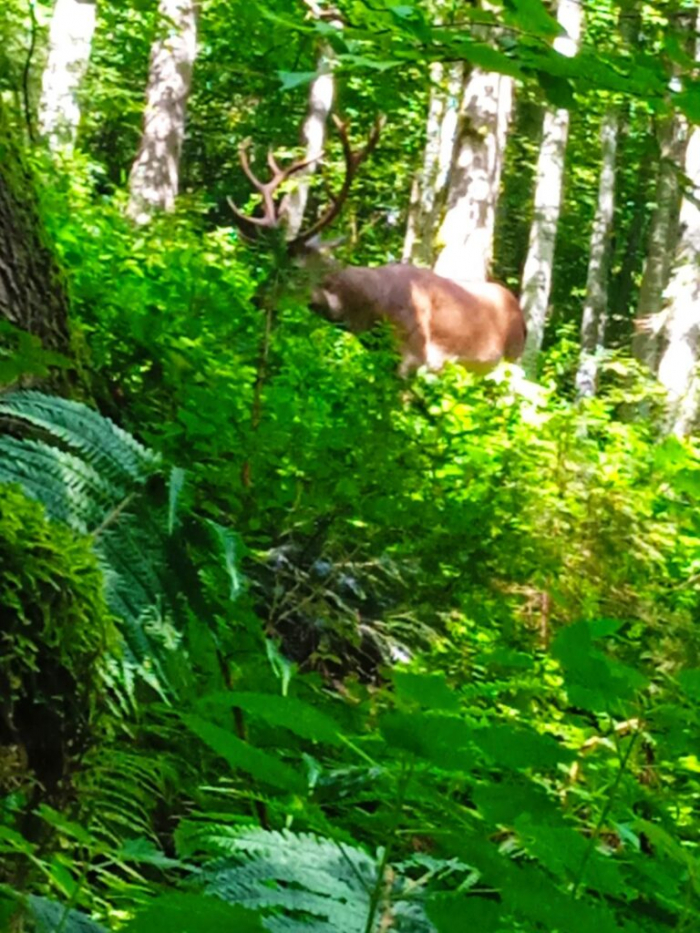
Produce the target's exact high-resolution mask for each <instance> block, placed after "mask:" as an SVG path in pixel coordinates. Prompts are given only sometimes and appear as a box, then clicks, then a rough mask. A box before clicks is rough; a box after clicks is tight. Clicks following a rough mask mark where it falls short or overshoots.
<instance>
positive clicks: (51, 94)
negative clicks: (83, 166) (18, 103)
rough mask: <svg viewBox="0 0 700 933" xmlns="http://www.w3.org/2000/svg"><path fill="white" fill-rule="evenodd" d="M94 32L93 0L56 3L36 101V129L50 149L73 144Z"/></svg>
mask: <svg viewBox="0 0 700 933" xmlns="http://www.w3.org/2000/svg"><path fill="white" fill-rule="evenodd" d="M94 31H95V2H94V0H56V4H55V6H54V8H53V15H52V18H51V29H50V32H49V57H48V61H47V63H46V68H45V69H44V74H43V77H42V80H41V97H40V100H39V129H40V131H41V133H42V135H44V136H45V137H46V138H47V140H48V143H49V146H50V147H51V148H52V149H58V148H61V147H67V148H69V149H70V148H71V147H72V146H73V144H74V143H75V137H76V135H77V132H78V126H79V124H80V105H79V101H78V91H79V88H80V84H81V82H82V80H83V77H84V76H85V72H86V71H87V67H88V62H89V60H90V49H91V46H92V36H93V33H94Z"/></svg>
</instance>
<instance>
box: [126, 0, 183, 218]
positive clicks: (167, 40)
mask: <svg viewBox="0 0 700 933" xmlns="http://www.w3.org/2000/svg"><path fill="white" fill-rule="evenodd" d="M159 14H160V20H161V28H162V31H163V34H162V35H161V37H160V38H158V39H157V40H156V41H155V42H154V44H153V47H152V49H151V60H150V67H149V74H148V86H147V89H146V107H145V112H144V122H143V134H142V137H141V145H140V148H139V151H138V155H137V156H136V159H135V161H134V164H133V167H132V169H131V175H130V177H129V204H128V207H127V214H128V216H129V217H131V218H132V219H133V220H135V221H136V222H137V223H147V222H148V221H149V220H150V219H151V217H152V216H153V214H154V213H155V212H156V211H160V210H163V211H170V210H172V209H173V207H174V206H175V198H176V197H177V193H178V181H179V170H180V154H181V152H182V142H183V139H184V136H185V116H186V110H187V99H188V97H189V93H190V87H191V84H192V69H193V67H194V60H195V56H196V52H197V14H198V3H197V0H160V5H159Z"/></svg>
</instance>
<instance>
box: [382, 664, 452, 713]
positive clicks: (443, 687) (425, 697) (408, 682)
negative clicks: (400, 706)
mask: <svg viewBox="0 0 700 933" xmlns="http://www.w3.org/2000/svg"><path fill="white" fill-rule="evenodd" d="M392 680H393V681H394V685H395V687H396V693H397V695H398V696H399V697H400V698H401V699H402V700H406V701H408V702H412V703H416V704H418V705H419V706H423V707H426V708H427V709H432V710H444V711H446V712H456V711H457V710H458V709H459V698H458V696H457V694H456V693H455V692H454V690H451V689H450V688H449V687H448V686H447V681H446V679H445V675H444V674H443V673H442V672H440V673H437V674H414V673H411V672H409V671H394V673H393V675H392Z"/></svg>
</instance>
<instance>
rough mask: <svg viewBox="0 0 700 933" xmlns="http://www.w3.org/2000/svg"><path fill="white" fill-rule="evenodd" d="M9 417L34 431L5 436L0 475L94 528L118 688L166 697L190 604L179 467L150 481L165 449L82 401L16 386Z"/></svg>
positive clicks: (0, 417)
mask: <svg viewBox="0 0 700 933" xmlns="http://www.w3.org/2000/svg"><path fill="white" fill-rule="evenodd" d="M3 424H4V425H5V426H6V427H7V428H8V429H11V431H12V434H13V435H17V434H18V433H22V432H23V431H26V432H29V433H30V434H31V435H32V436H31V437H27V438H25V437H17V436H10V435H9V434H6V435H4V436H0V482H6V483H18V484H19V485H20V486H21V487H22V488H23V490H24V492H25V493H26V494H27V495H29V496H30V497H32V498H34V499H37V500H39V501H40V502H42V503H43V505H44V506H45V508H46V511H47V513H48V515H49V516H50V517H51V518H53V519H54V520H56V521H60V522H64V523H66V524H68V525H70V526H71V527H72V528H73V529H74V530H76V531H78V532H81V533H84V534H90V535H92V537H93V541H94V548H95V550H96V552H97V555H98V558H99V560H100V562H101V565H102V568H103V571H104V574H105V595H106V598H107V603H108V605H109V608H110V610H111V611H112V612H113V614H114V615H115V616H116V618H117V619H118V620H119V621H120V622H121V625H120V632H121V636H122V640H123V651H122V652H121V654H120V655H119V657H115V658H113V660H112V662H111V664H110V668H109V681H110V684H111V686H112V687H113V690H114V695H115V696H116V697H117V698H118V701H119V703H120V705H121V706H122V707H129V706H131V707H133V705H134V703H135V698H136V689H137V684H138V683H139V682H141V683H144V684H147V685H148V686H149V687H150V688H151V689H152V690H154V691H155V692H156V693H157V694H158V695H159V696H160V697H161V698H164V699H166V698H167V697H168V696H170V695H172V694H173V693H174V692H176V685H175V684H174V683H173V682H172V681H171V680H170V675H169V670H170V667H171V666H172V665H171V663H170V661H171V657H172V655H173V654H174V653H176V652H177V651H179V649H180V644H179V636H178V634H177V623H178V621H180V620H182V618H183V616H184V610H185V601H184V599H183V597H182V580H181V572H180V571H181V568H178V572H175V570H174V568H173V566H172V560H171V551H172V550H173V548H174V539H173V536H172V534H171V531H172V529H173V527H174V515H173V512H174V507H175V504H176V502H177V498H178V493H179V491H180V489H181V487H182V483H183V476H182V471H181V470H175V471H173V483H172V484H171V490H170V494H169V495H168V493H167V491H164V490H163V485H164V484H163V482H162V479H161V481H160V482H157V481H153V482H147V481H148V480H150V479H151V478H152V477H154V476H155V475H156V474H157V473H158V470H159V467H160V458H159V456H158V455H157V454H156V453H154V452H153V451H151V450H149V449H148V448H146V447H144V446H143V445H142V444H140V443H139V442H138V441H137V440H136V439H135V438H133V437H132V436H131V435H130V434H128V433H127V432H126V431H124V430H122V429H121V428H118V427H117V426H116V425H115V424H113V423H112V422H111V421H110V420H109V419H108V418H104V417H102V415H100V414H99V413H98V412H95V411H93V410H91V409H90V408H88V407H87V406H85V405H82V404H80V403H79V402H73V401H69V400H67V399H62V398H55V397H53V396H46V395H42V394H41V393H39V392H34V391H19V392H15V393H12V394H11V395H9V396H6V397H4V398H2V399H0V426H2V425H3Z"/></svg>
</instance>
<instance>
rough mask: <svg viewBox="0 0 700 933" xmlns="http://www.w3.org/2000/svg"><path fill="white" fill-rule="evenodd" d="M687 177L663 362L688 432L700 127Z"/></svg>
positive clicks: (699, 301) (698, 246)
mask: <svg viewBox="0 0 700 933" xmlns="http://www.w3.org/2000/svg"><path fill="white" fill-rule="evenodd" d="M685 175H686V177H687V178H688V180H689V182H690V185H691V186H692V188H691V190H690V191H688V192H687V194H686V195H685V196H684V198H683V201H682V204H681V210H680V231H681V232H680V237H679V239H678V245H677V248H676V253H675V262H674V265H673V271H672V273H671V279H670V282H669V285H668V288H667V289H666V293H665V298H666V300H667V301H668V323H667V325H666V336H667V340H668V343H667V346H666V349H665V350H664V352H663V354H662V356H661V360H660V362H659V380H660V382H661V383H662V384H663V385H664V387H665V388H666V391H667V393H668V401H669V428H670V430H671V431H672V432H673V433H674V434H677V435H680V436H682V435H685V434H687V433H688V432H689V431H690V430H691V428H692V427H693V425H694V424H695V422H696V420H697V416H698V391H699V388H700V387H699V384H698V374H697V364H698V352H699V348H700V207H699V206H698V204H699V203H700V201H699V198H700V128H698V127H696V128H695V129H694V130H693V132H692V134H691V136H690V139H689V141H688V147H687V150H686V155H685Z"/></svg>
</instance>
